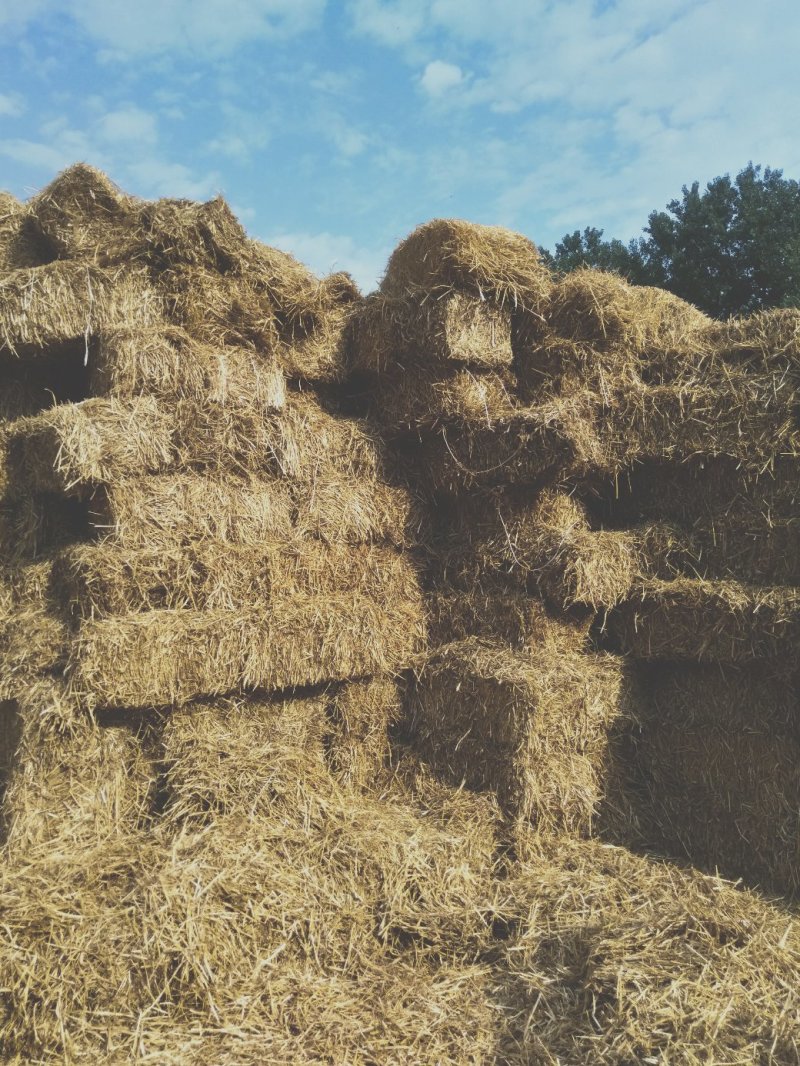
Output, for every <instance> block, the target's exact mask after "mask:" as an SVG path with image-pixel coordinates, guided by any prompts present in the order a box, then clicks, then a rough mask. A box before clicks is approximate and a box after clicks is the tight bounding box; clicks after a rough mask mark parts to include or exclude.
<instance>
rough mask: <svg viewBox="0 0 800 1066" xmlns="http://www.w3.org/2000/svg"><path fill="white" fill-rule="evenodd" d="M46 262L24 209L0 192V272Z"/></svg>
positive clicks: (30, 217)
mask: <svg viewBox="0 0 800 1066" xmlns="http://www.w3.org/2000/svg"><path fill="white" fill-rule="evenodd" d="M48 259H49V256H48V254H47V250H46V249H45V248H43V247H42V241H41V239H39V237H38V235H37V234H36V232H35V230H34V226H33V219H32V216H31V213H30V211H29V210H28V208H27V207H26V206H25V205H24V204H22V203H20V201H19V200H18V199H17V198H16V197H15V196H12V195H11V193H8V192H0V271H3V272H5V271H7V270H22V269H25V268H27V267H34V266H39V265H41V264H42V263H46V262H47V261H48Z"/></svg>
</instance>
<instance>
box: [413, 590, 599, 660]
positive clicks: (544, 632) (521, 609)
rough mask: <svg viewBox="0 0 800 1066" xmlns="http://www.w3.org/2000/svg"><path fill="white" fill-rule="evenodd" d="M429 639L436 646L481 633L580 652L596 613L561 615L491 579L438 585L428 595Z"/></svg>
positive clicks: (519, 644) (526, 645)
mask: <svg viewBox="0 0 800 1066" xmlns="http://www.w3.org/2000/svg"><path fill="white" fill-rule="evenodd" d="M425 606H426V610H427V615H428V639H429V642H430V645H431V647H432V648H435V647H438V646H439V645H441V644H451V643H454V642H456V641H462V640H466V639H467V638H469V637H479V638H481V639H483V640H488V641H492V642H493V643H498V642H502V643H505V644H508V645H510V646H511V647H512V648H515V649H517V650H520V651H522V650H524V649H528V650H530V651H534V652H535V651H536V649H538V648H540V647H543V646H544V647H551V646H552V647H554V648H562V649H563V650H564V651H579V650H580V649H581V648H582V647H584V646H585V644H586V641H587V639H588V635H589V627H590V625H591V622H592V619H593V617H594V616H593V614H592V613H586V612H576V611H572V612H563V611H562V612H559V613H558V614H555V613H554V612H553V611H552V610H551V609H550V608H549V607H548V606H547V605H546V604H545V603H544V602H543V601H542V600H541V599H539V598H538V597H536V596H532V595H531V594H530V593H528V592H526V591H524V590H521V589H519V587H514V585H513V584H511V585H510V586H509V585H505V586H504V585H503V584H502V583H500V582H497V583H493V582H490V581H487V580H486V579H485V578H484V579H483V580H482V581H480V582H474V583H473V585H472V586H471V587H470V588H466V589H465V588H461V587H455V588H454V587H452V586H449V585H447V584H442V583H437V585H436V587H435V588H434V590H433V591H431V592H429V593H427V594H426V597H425Z"/></svg>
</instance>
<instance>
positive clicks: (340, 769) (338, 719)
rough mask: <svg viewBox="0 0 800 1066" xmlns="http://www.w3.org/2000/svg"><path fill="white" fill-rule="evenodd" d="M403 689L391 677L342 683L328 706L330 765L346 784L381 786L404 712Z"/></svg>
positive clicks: (355, 786)
mask: <svg viewBox="0 0 800 1066" xmlns="http://www.w3.org/2000/svg"><path fill="white" fill-rule="evenodd" d="M402 709H403V692H402V690H401V687H400V685H399V684H398V682H397V680H396V679H395V678H392V677H371V678H367V679H365V680H363V681H353V682H349V683H345V684H344V685H341V686H340V687H339V688H338V689H336V690H335V691H334V692H333V693H332V694H331V698H330V701H329V703H328V707H327V714H328V733H327V736H326V738H325V749H326V757H327V762H328V767H329V768H330V771H331V773H332V774H333V776H334V777H335V778H336V779H337V780H338V781H340V782H341V783H342V784H343V785H345V786H348V787H351V788H356V789H361V790H370V789H377V788H380V787H381V786H382V785H383V783H384V781H385V777H386V773H385V771H386V770H387V769H388V766H389V762H390V759H391V756H392V748H391V743H390V731H391V728H392V726H393V725H394V724H395V723H397V722H398V721H399V720H400V718H401V716H402Z"/></svg>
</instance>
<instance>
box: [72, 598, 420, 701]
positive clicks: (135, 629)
mask: <svg viewBox="0 0 800 1066" xmlns="http://www.w3.org/2000/svg"><path fill="white" fill-rule="evenodd" d="M424 640H425V628H424V622H423V614H422V607H421V603H420V602H418V601H417V600H411V601H401V602H396V603H393V602H389V603H386V604H384V605H379V604H377V603H375V602H374V601H371V600H369V599H367V598H365V597H363V596H360V595H358V594H357V593H356V594H349V595H347V594H340V595H337V596H325V597H321V598H314V597H300V596H296V597H293V599H292V600H291V602H290V603H288V604H286V603H284V604H281V606H280V607H277V606H276V608H275V609H274V610H265V609H264V608H263V607H260V606H254V607H250V608H248V609H247V610H233V611H227V610H215V611H189V610H185V611H169V610H160V611H145V612H143V613H141V614H130V615H125V616H122V617H118V618H109V619H103V620H99V621H85V622H84V623H83V625H82V626H81V629H80V633H79V635H78V638H77V640H76V641H75V642H74V644H73V646H72V650H71V656H70V670H71V674H72V676H73V677H74V679H75V685H76V688H77V689H79V690H80V692H81V693H82V694H83V697H84V699H85V701H86V702H87V703H89V704H90V705H95V706H99V707H104V706H109V707H147V706H152V705H155V706H163V705H166V704H171V703H184V702H186V701H187V700H191V699H194V698H196V697H198V696H202V695H216V694H223V693H233V692H237V691H241V690H243V689H264V690H266V691H277V690H281V689H285V688H292V687H297V686H299V685H313V684H319V683H320V682H324V681H338V680H345V679H347V678H353V677H370V676H373V675H375V674H390V673H393V672H395V671H398V670H401V669H403V668H404V667H406V666H407V665H408V663H409V661H410V660H411V659H412V658H413V656H414V655H415V654H416V653H417V652H418V651H419V650H420V648H421V647H422V645H423V643H424Z"/></svg>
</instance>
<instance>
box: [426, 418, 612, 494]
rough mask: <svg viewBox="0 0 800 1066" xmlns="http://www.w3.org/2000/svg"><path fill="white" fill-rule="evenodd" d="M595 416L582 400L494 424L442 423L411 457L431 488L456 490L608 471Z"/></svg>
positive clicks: (463, 490) (526, 482)
mask: <svg viewBox="0 0 800 1066" xmlns="http://www.w3.org/2000/svg"><path fill="white" fill-rule="evenodd" d="M593 414H594V412H593V411H592V405H591V403H587V402H586V401H585V400H584V399H583V398H571V399H569V400H565V401H562V400H555V401H553V402H552V403H548V404H543V405H540V406H538V407H528V408H522V409H520V410H518V411H516V412H515V413H514V415H513V416H512V417H510V418H502V419H498V420H497V421H496V422H492V423H491V424H483V425H478V424H477V423H476V424H474V425H471V426H468V427H462V428H452V427H442V428H441V429H439V431H438V432H437V433H436V435H435V436H431V437H423V439H422V442H421V446H420V447H419V448H416V449H415V450H414V452H413V453H411V452H408V453H407V458H408V460H409V463H413V469H414V474H415V477H417V478H418V479H419V481H421V483H422V484H424V485H425V486H426V487H427V488H428V489H430V490H442V491H445V492H455V493H461V492H465V491H471V490H474V489H485V488H492V487H494V486H499V485H514V484H531V483H533V484H537V483H541V482H542V481H545V480H553V479H555V478H557V477H564V476H567V475H568V474H569V473H578V472H585V471H588V470H597V469H605V466H606V456H605V455H604V453H603V448H602V444H601V441H600V440H599V438H598V436H597V431H596V426H595V424H594V421H593Z"/></svg>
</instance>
